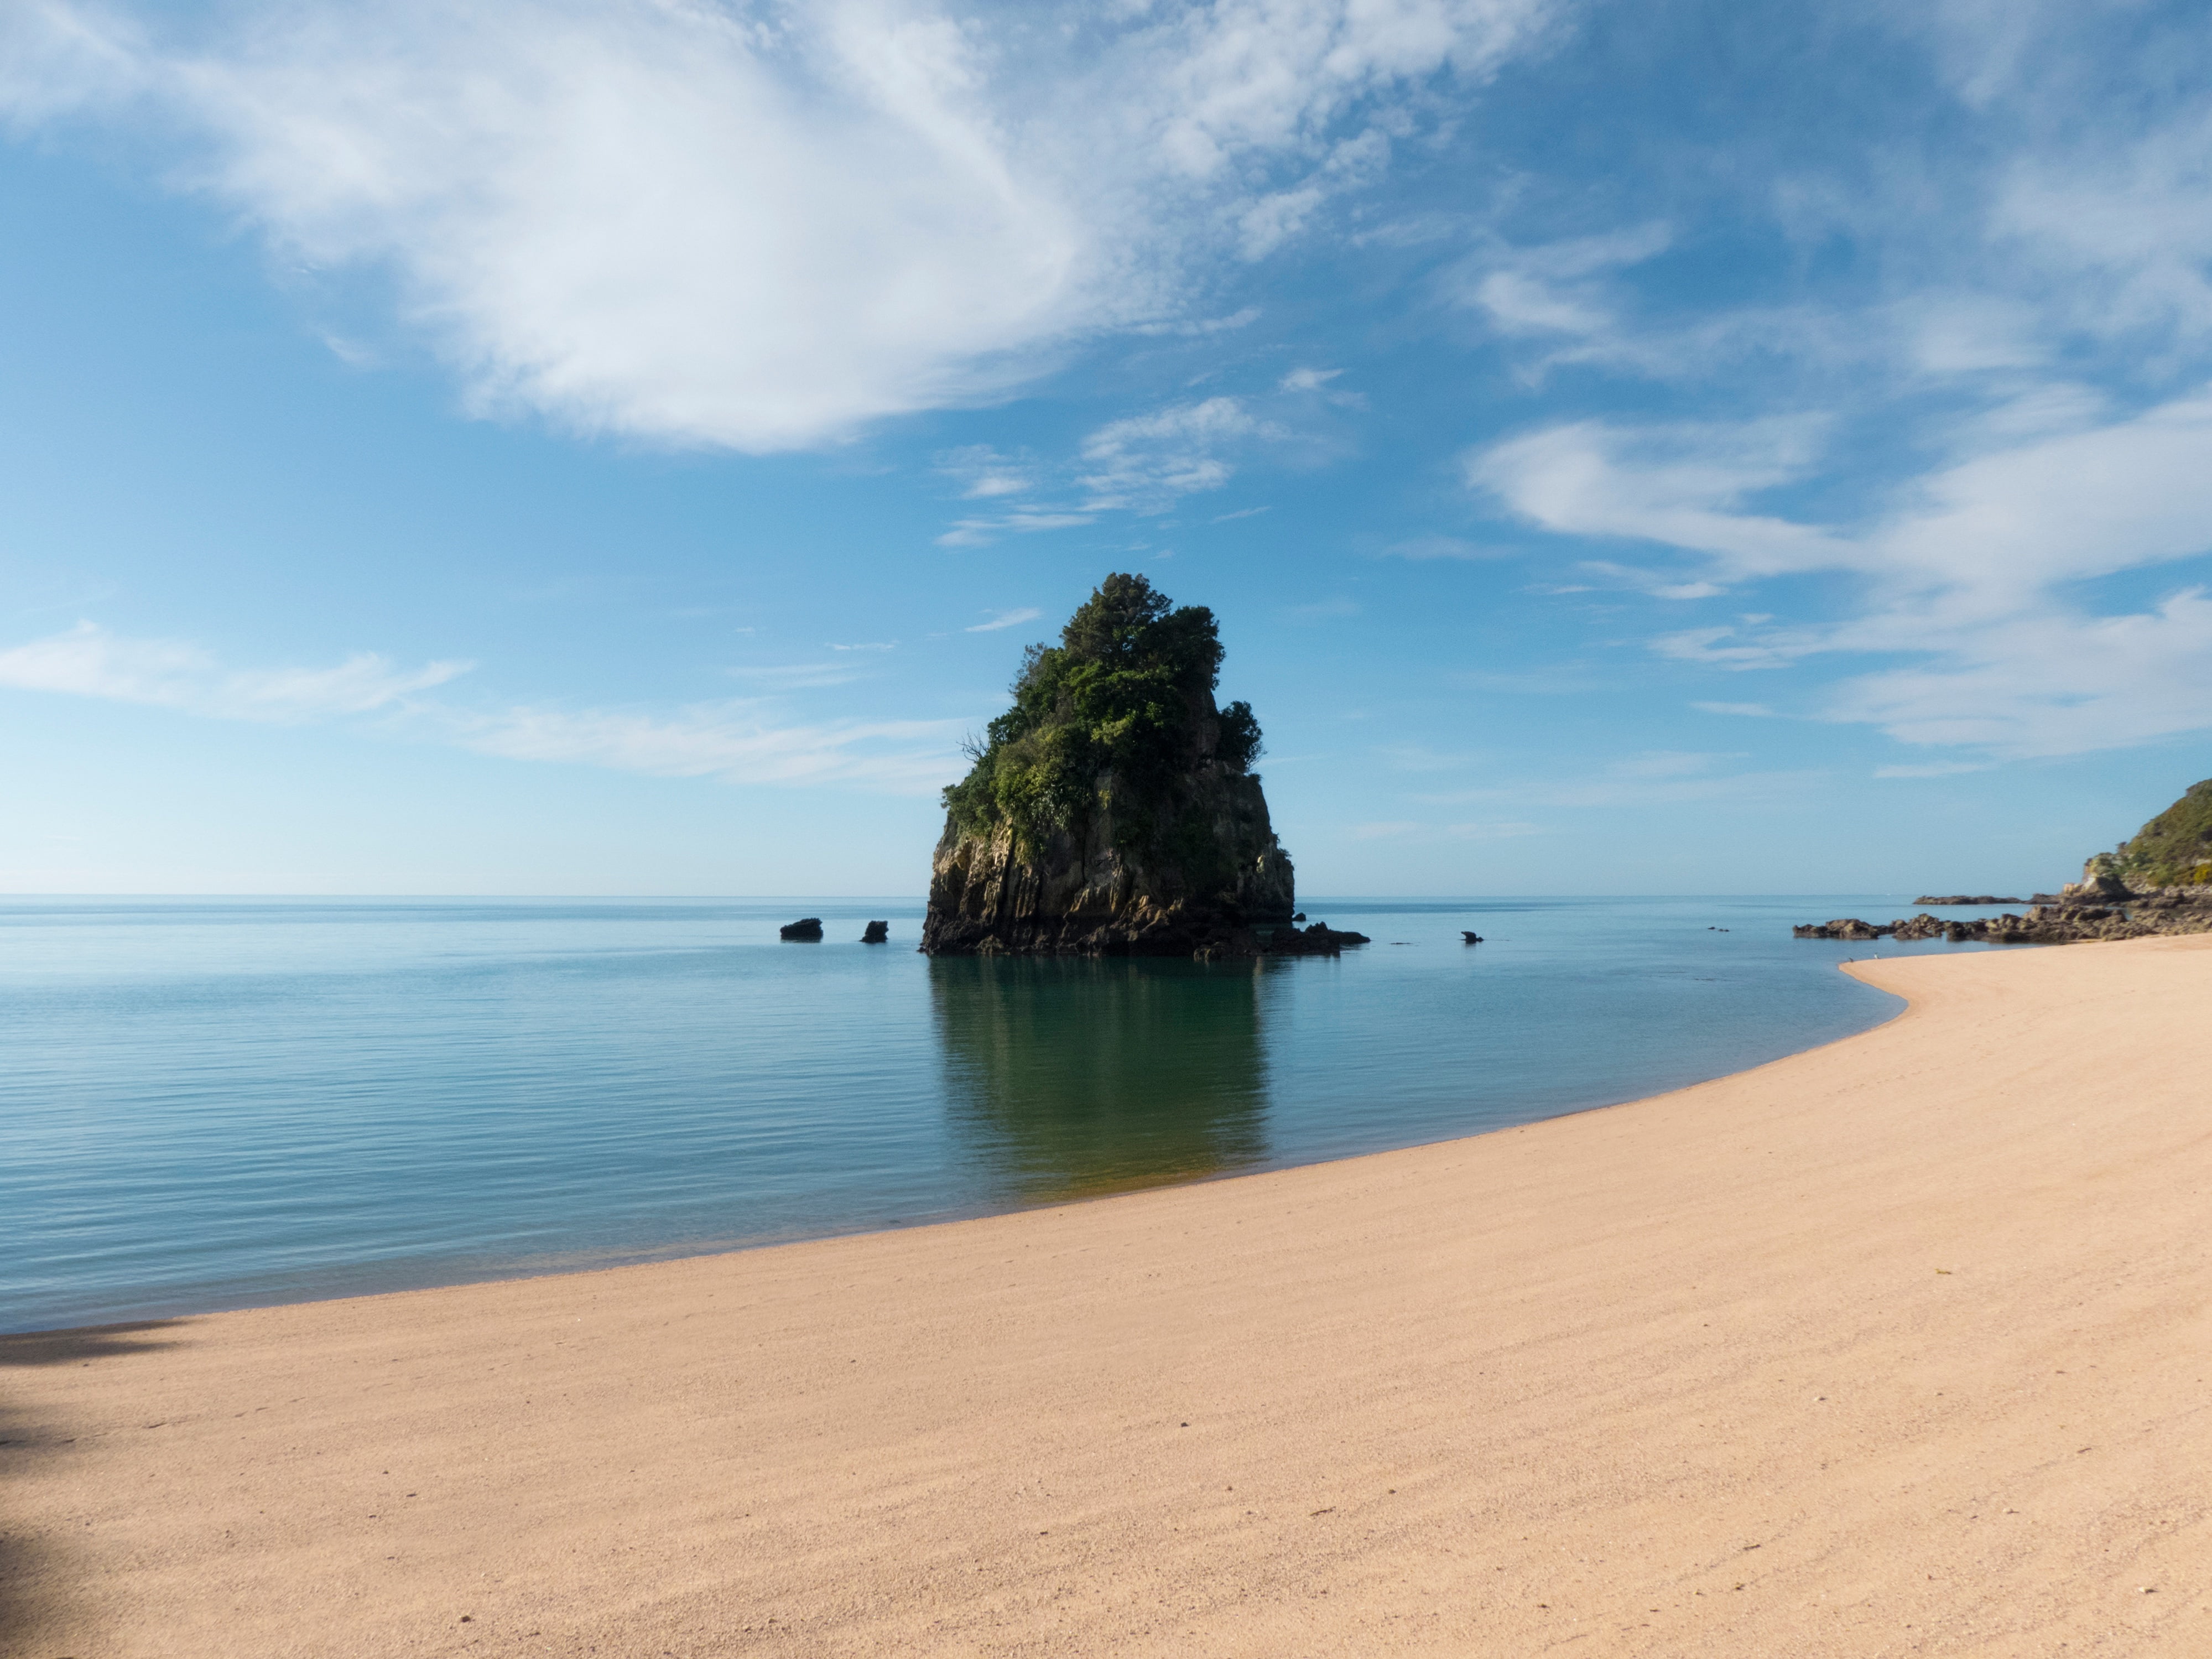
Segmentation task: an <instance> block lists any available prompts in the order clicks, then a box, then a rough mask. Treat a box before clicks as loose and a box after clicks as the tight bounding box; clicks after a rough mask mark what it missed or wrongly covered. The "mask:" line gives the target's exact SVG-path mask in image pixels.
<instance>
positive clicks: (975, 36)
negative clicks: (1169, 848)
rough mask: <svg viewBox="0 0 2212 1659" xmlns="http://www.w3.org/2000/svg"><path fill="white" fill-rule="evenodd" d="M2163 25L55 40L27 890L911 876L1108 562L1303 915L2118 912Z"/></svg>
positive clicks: (43, 263)
mask: <svg viewBox="0 0 2212 1659" xmlns="http://www.w3.org/2000/svg"><path fill="white" fill-rule="evenodd" d="M2208 68H2212V35H2208V32H2207V30H2206V29H2205V27H2204V26H2203V13H2202V10H2201V8H2197V7H2192V6H2185V5H2171V6H2160V5H2156V4H2132V3H2130V4H2114V3H2094V0H2087V3H2085V0H2074V3H2069V4H2063V5H2062V4H2057V3H2050V4H2045V3H2040V0H2008V3H2002V4H1997V3H1986V4H1985V3H1969V0H1949V3H1943V0H1919V3H1913V4H1905V3H1898V4H1886V3H1864V4H1859V5H1851V4H1838V5H1833V6H1827V7H1819V8H1808V7H1803V6H1798V5H1784V4H1776V5H1762V4H1758V3H1731V4H1721V3H1711V4H1667V3H1657V4H1653V3H1637V4H1622V3H1613V4H1606V3H1579V4H1566V3H1553V0H1357V3H1347V0H1335V3H1328V0H1243V3H1220V4H1215V5H1210V6H1208V5H1175V4H1170V3H1156V4H1150V5H1147V4H1143V3H1121V4H1111V3H1109V4H1089V5H1063V6H1051V5H1044V4H1030V5H1023V6H1014V7H1006V8H994V7H969V8H962V9H947V8H942V7H937V6H933V5H930V4H927V3H922V0H914V3H891V0H823V3H819V4H816V5H811V6H793V7H778V6H769V5H763V6H744V5H738V4H724V3H716V0H627V3H616V0H602V3H588V4H587V3H580V0H569V3H563V0H475V3H471V4H468V5H461V6H456V5H452V4H449V3H448V4H431V3H415V0H394V3H389V4H386V5H382V6H378V7H374V8H357V7H350V6H340V5H335V4H328V3H323V0H289V3H283V4H275V3H255V0H234V3H229V4H226V5H222V6H219V7H210V8H202V7H197V6H179V5H175V4H168V5H163V6H160V7H154V6H150V5H149V6H135V5H132V4H130V3H123V0H117V3H108V4H94V3H76V0H14V3H12V4H9V5H8V6H6V7H5V8H4V9H0V135H3V136H0V215H4V218H3V219H0V223H4V226H5V234H4V237H0V764H4V766H5V768H6V772H7V776H8V778H9V787H8V788H7V789H6V791H5V793H4V795H0V888H4V889H6V890H16V891H33V892H35V891H53V892H83V891H132V892H149V891H151V892H367V893H374V892H431V893H435V892H477V893H497V892H515V893H530V892H543V893H561V892H568V893H655V892H668V893H715V892H729V893H776V892H790V893H818V894H823V895H829V894H838V893H847V894H864V893H865V894H896V893H918V892H919V891H920V890H921V888H922V887H923V886H924V885H925V884H926V882H927V855H928V849H929V848H930V846H931V844H932V843H933V841H934V839H935V836H936V834H937V830H938V828H939V823H940V814H939V810H938V808H937V805H936V800H935V793H936V790H937V789H938V788H939V787H940V786H941V785H942V784H943V783H945V781H949V780H950V779H951V777H952V776H954V775H957V771H958V770H959V769H960V768H961V765H962V763H961V761H960V759H959V754H958V749H959V744H960V740H961V738H962V737H963V735H964V734H965V733H967V732H971V731H974V730H975V729H977V728H979V727H980V726H981V724H982V723H983V722H984V721H985V720H987V719H988V718H989V716H990V715H991V714H994V713H995V712H996V711H997V709H998V708H1000V706H1001V704H1002V702H1003V688H1004V686H1005V684H1006V681H1007V679H1008V678H1009V677H1010V675H1011V673H1012V669H1013V668H1014V666H1015V665H1016V663H1017V661H1018V657H1019V653H1020V649H1021V647H1022V646H1023V644H1024V642H1026V641H1029V640H1030V639H1034V638H1041V637H1045V636H1047V635H1049V634H1050V633H1051V632H1052V631H1053V630H1054V629H1055V628H1056V627H1057V623H1058V621H1059V619H1060V617H1063V616H1064V615H1065V614H1066V611H1068V610H1069V609H1071V608H1072V607H1073V605H1075V604H1076V603H1077V602H1079V600H1080V599H1081V598H1082V596H1083V595H1084V594H1085V592H1087V591H1088V590H1089V588H1090V587H1091V585H1092V584H1093V583H1095V582H1096V581H1097V580H1098V579H1099V577H1101V576H1102V575H1103V574H1105V573H1106V572H1108V571H1109V570H1114V569H1133V570H1140V571H1143V572H1145V573H1146V574H1149V575H1151V576H1152V578H1153V580H1155V581H1156V582H1157V583H1158V584H1159V586H1162V587H1163V588H1164V589H1165V590H1166V591H1167V592H1169V593H1170V594H1171V595H1172V596H1174V597H1175V598H1176V599H1178V600H1181V601H1184V602H1194V603H1200V604H1205V605H1211V606H1212V607H1213V608H1214V609H1215V611H1217V612H1218V615H1219V616H1220V617H1221V619H1222V626H1223V632H1224V636H1225V641H1226V643H1227V645H1228V647H1229V655H1228V661H1227V666H1226V668H1225V674H1224V682H1223V690H1224V694H1225V696H1242V697H1245V698H1248V699H1249V700H1250V701H1251V702H1252V703H1253V705H1254V706H1255V709H1256V710H1257V711H1258V713H1259V714H1260V717H1261V721H1262V723H1263V725H1264V726H1265V728H1266V732H1267V751H1268V752H1267V757H1266V758H1265V759H1264V760H1263V761H1262V763H1261V770H1262V772H1263V774H1264V775H1265V777H1266V779H1267V793H1268V798H1269V800H1270V803H1271V805H1272V806H1273V810H1274V813H1275V817H1276V821H1277V827H1278V829H1279V833H1280V834H1281V835H1282V836H1283V839H1284V841H1285V844H1286V845H1287V846H1288V847H1289V848H1290V849H1291V853H1292V854H1293V856H1294V857H1295V859H1296V860H1297V864H1298V867H1299V871H1300V880H1301V886H1302V890H1304V891H1307V892H1315V893H1323V892H1335V893H1364V894H1392V893H1395V894H1410V893H1455V894H1456V893H1516V892H1628V891H1647V892H1651V891H1678V892H1680V891H1687V892H1732V891H1735V892H1742V891H1808V892H1835V891H1863V890H1896V889H1902V890H1906V891H1911V890H1917V889H1918V888H1920V887H1922V886H1923V885H1925V886H1935V887H1945V888H1948V887H1952V886H1958V885H1966V886H1970V887H1974V888H1980V887H1982V886H1984V884H1987V885H1990V886H1992V887H1996V888H1999V889H2004V890H2022V889H2025V888H2027V887H2030V886H2033V885H2037V884H2043V885H2048V884H2051V883H2054V882H2056V881H2057V880H2060V879H2063V878H2066V877H2067V876H2068V875H2069V874H2070V873H2071V872H2072V870H2073V867H2074V866H2075V865H2076V864H2077V863H2078V861H2079V860H2080V859H2081V857H2082V856H2083V855H2084V854H2087V853H2088V852H2089V851H2091V850H2093V849H2094V848H2098V847H2100V846H2102V845H2106V844H2109V843H2110V842H2113V841H2115V840H2117V839H2118V838H2119V837H2120V836H2123V835H2124V834H2125V833H2127V832H2128V831H2130V830H2131V829H2133V828H2134V827H2135V825H2136V823H2139V822H2140V821H2141V820H2142V818H2144V817H2147V816H2148V814H2149V813H2151V812H2152V811H2156V810H2157V809H2158V808H2160V807H2161V806H2163V805H2165V804H2166V802H2167V801H2169V800H2171V799H2172V798H2173V797H2174V796H2175V795H2176V794H2178V793H2179V792H2180V790H2181V788H2182V787H2184V786H2185V785H2186V784H2188V783H2190V782H2191V781H2194V780H2196V779H2197V778H2198V777H2201V776H2203V775H2207V774H2208V773H2212V743H2208V740H2207V733H2208V731H2212V598H2208V597H2207V595H2206V592H2205V586H2206V584H2207V582H2208V580H2212V557H2208V550H2212V97H2208V95H2207V94H2208V92H2212V86H2209V85H2208V81H2212V76H2208V73H2207V70H2208Z"/></svg>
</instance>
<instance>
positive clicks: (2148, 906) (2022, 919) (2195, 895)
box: [1790, 778, 2212, 945]
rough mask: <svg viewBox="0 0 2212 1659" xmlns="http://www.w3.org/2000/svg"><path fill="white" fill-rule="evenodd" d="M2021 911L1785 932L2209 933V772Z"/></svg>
mask: <svg viewBox="0 0 2212 1659" xmlns="http://www.w3.org/2000/svg"><path fill="white" fill-rule="evenodd" d="M1913 902H1914V903H1915V904H1937V905H1964V904H1974V905H1990V904H2018V903H2021V902H2022V901H2021V900H2019V899H2011V898H1992V897H1990V896H1986V895H1985V896H1980V897H1975V898H1969V897H1966V896H1964V895H1959V894H1954V895H1953V896H1950V897H1948V898H1930V897H1928V896H1926V895H1924V894H1923V896H1921V897H1919V898H1917V899H1915V900H1913ZM2031 903H2032V908H2030V909H2029V910H2028V912H2027V914H2026V915H2018V914H2010V913H2008V914H2007V915H1997V916H1977V917H1974V918H1972V920H1946V919H1945V918H1943V917H1941V916H1933V915H1928V914H1927V913H1926V912H1925V911H1923V912H1922V913H1921V914H1920V915H1917V916H1905V917H1903V918H1901V919H1899V921H1890V922H1881V923H1875V922H1870V921H1860V920H1859V919H1858V918H1857V917H1856V916H1842V917H1838V919H1837V920H1835V921H1826V922H1810V923H1808V924H1806V925H1805V926H1804V927H1795V928H1792V929H1791V930H1790V931H1791V932H1792V933H1794V934H1795V935H1796V937H1797V938H1799V939H1949V940H1951V941H1952V942H1953V943H1954V944H1962V943H1966V942H1968V941H1984V942H1987V943H1990V944H1996V945H2073V944H2078V943H2081V942H2082V941H2084V940H2089V939H2143V938H2147V937H2148V936H2150V935H2152V934H2157V933H2212V778H2207V779H2205V780H2204V781H2203V782H2201V783H2193V784H2191V785H2190V786H2189V787H2188V789H2187V790H2185V792H2184V793H2183V794H2182V797H2181V799H2179V800H2178V801H2176V802H2174V804H2173V805H2171V806H2169V807H2167V808H2166V811H2163V812H2160V814H2159V815H2158V816H2157V817H2154V818H2153V819H2152V820H2151V821H2150V822H2149V823H2146V824H2145V825H2143V827H2142V829H2138V830H2137V831H2136V833H2135V835H2134V836H2131V837H2130V838H2129V839H2128V840H2126V841H2124V842H2121V843H2120V844H2119V846H2118V847H2117V848H2114V849H2113V850H2112V851H2111V852H2109V853H2097V854H2092V855H2091V856H2090V859H2089V860H2088V862H2087V864H2085V865H2083V866H2081V880H2079V881H2075V882H2069V883H2068V884H2066V885H2065V886H2063V887H2062V888H2060V889H2059V890H2058V891H2057V892H2056V893H2038V894H2037V895H2036V896H2035V897H2034V899H2033V901H2032V902H2031Z"/></svg>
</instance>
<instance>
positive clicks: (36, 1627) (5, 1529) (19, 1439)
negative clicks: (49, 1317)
mask: <svg viewBox="0 0 2212 1659" xmlns="http://www.w3.org/2000/svg"><path fill="white" fill-rule="evenodd" d="M185 1323H186V1321H185V1320H181V1319H149V1320H141V1321H139V1322H136V1323H134V1324H129V1325H91V1326H87V1327H85V1328H83V1329H82V1330H74V1331H29V1332H26V1333H24V1334H21V1335H18V1336H0V1370H4V1369H6V1368H9V1367H16V1366H34V1365H36V1366H45V1365H93V1364H99V1363H100V1361H101V1360H103V1359H117V1358H125V1357H126V1356H129V1355H131V1354H140V1353H151V1352H157V1351H159V1350H161V1349H162V1348H167V1347H173V1346H175V1343H174V1340H173V1339H168V1338H164V1337H162V1336H161V1335H160V1334H158V1333H161V1332H164V1331H168V1330H173V1329H175V1328H177V1327H179V1326H181V1325H183V1324H185ZM0 1389H4V1383H0ZM75 1444H76V1435H75V1433H74V1431H71V1430H70V1429H68V1428H66V1427H62V1426H58V1425H53V1424H51V1423H41V1422H40V1421H38V1420H36V1419H33V1417H32V1416H31V1415H30V1413H28V1412H27V1411H26V1410H25V1409H24V1407H23V1406H22V1404H21V1401H20V1400H19V1399H17V1398H15V1391H14V1390H6V1392H5V1393H4V1394H0V1483H4V1484H5V1485H7V1486H15V1485H17V1484H18V1483H20V1482H21V1480H22V1478H23V1477H24V1475H26V1474H28V1473H29V1471H30V1469H31V1467H32V1463H33V1460H36V1459H52V1458H58V1457H62V1456H65V1455H67V1454H68V1452H69V1449H70V1447H72V1446H74V1445H75ZM81 1581H82V1575H81V1574H72V1573H71V1572H70V1571H69V1562H68V1557H67V1554H66V1553H65V1552H64V1550H63V1549H62V1548H60V1547H58V1540H57V1539H56V1538H54V1537H53V1536H52V1535H39V1534H33V1533H31V1532H30V1531H29V1530H28V1529H27V1528H26V1527H25V1525H24V1524H23V1522H22V1520H21V1517H20V1516H12V1515H11V1516H9V1517H8V1518H7V1520H6V1522H5V1523H4V1524H0V1653H11V1654H12V1653H25V1654H27V1653H30V1652H32V1651H33V1646H32V1644H33V1642H34V1641H35V1640H36V1639H37V1638H38V1637H39V1636H40V1632H42V1631H45V1630H50V1629H52V1628H54V1627H55V1626H57V1625H58V1624H59V1623H60V1622H61V1621H62V1619H63V1615H64V1613H66V1612H67V1611H68V1605H67V1601H66V1598H67V1597H68V1595H70V1592H71V1590H72V1589H74V1587H75V1585H76V1583H80V1582H81ZM71 1622H72V1623H73V1622H74V1621H71ZM58 1651H59V1650H58Z"/></svg>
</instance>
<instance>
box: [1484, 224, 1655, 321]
mask: <svg viewBox="0 0 2212 1659" xmlns="http://www.w3.org/2000/svg"><path fill="white" fill-rule="evenodd" d="M1673 240H1674V234H1673V232H1672V231H1671V230H1670V229H1669V228H1668V227H1667V226H1665V225H1663V224H1647V225H1638V226H1635V227H1632V228H1629V229H1626V230H1616V231H1612V232H1608V233H1607V234H1604V235H1600V236H1581V237H1576V238H1574V239H1572V240H1567V241H1560V242H1552V243H1547V244H1546V245H1544V246H1537V247H1520V248H1498V249H1493V250H1492V251H1489V252H1485V253H1482V254H1479V255H1477V256H1476V257H1475V258H1473V259H1470V260H1469V261H1468V263H1467V264H1465V265H1463V266H1462V267H1461V268H1460V270H1458V271H1457V272H1456V273H1455V276H1454V278H1453V281H1454V283H1455V290H1456V291H1455V296H1454V297H1455V299H1456V300H1457V301H1458V302H1459V303H1460V304H1461V305H1463V306H1467V307H1471V308H1474V309H1476V310H1479V311H1481V312H1483V313H1485V314H1486V316H1487V317H1488V318H1489V319H1490V322H1491V325H1492V327H1493V328H1495V329H1497V330H1498V332H1500V333H1501V334H1505V335H1553V336H1560V335H1565V336H1572V337H1577V338H1587V337H1591V336H1595V335H1601V334H1607V333H1609V332H1611V331H1613V330H1614V328H1615V327H1616V326H1617V321H1616V318H1615V315H1614V312H1615V306H1614V303H1613V301H1612V299H1611V297H1610V296H1609V295H1607V291H1606V288H1605V284H1604V282H1603V279H1604V277H1605V276H1607V274H1609V273H1610V272H1613V271H1615V270H1620V269H1622V268H1624V267H1626V266H1630V265H1636V264H1642V263H1643V262H1644V260H1646V259H1650V258H1654V257H1655V256H1656V255H1658V254H1661V253H1663V252H1666V250H1667V248H1668V246H1669V245H1670V244H1671V243H1672V242H1673Z"/></svg>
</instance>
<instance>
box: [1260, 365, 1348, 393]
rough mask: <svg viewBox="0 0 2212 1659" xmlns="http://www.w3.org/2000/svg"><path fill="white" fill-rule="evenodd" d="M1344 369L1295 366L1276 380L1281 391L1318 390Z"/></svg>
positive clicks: (1277, 387)
mask: <svg viewBox="0 0 2212 1659" xmlns="http://www.w3.org/2000/svg"><path fill="white" fill-rule="evenodd" d="M1343 373H1344V371H1343V370H1342V369H1340V368H1294V369H1292V370H1291V372H1290V373H1289V374H1285V375H1284V376H1283V378H1282V379H1281V380H1279V381H1277V382H1276V389H1277V390H1278V391H1280V392H1318V391H1320V390H1321V389H1322V387H1323V386H1327V385H1328V383H1329V382H1330V381H1331V380H1335V379H1336V378H1337V377H1338V376H1339V375H1340V374H1343Z"/></svg>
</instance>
